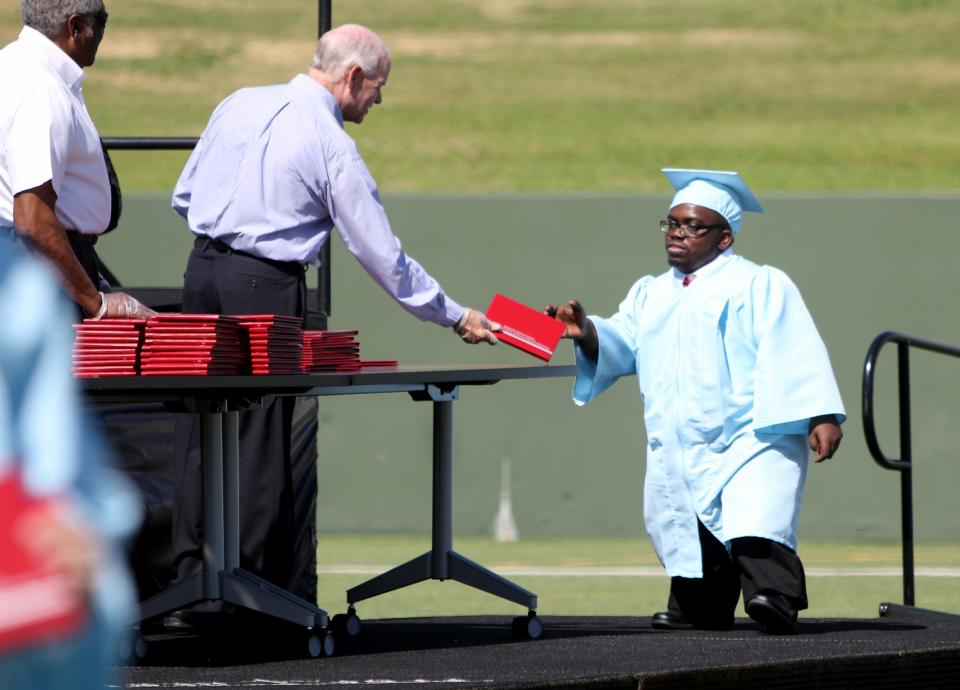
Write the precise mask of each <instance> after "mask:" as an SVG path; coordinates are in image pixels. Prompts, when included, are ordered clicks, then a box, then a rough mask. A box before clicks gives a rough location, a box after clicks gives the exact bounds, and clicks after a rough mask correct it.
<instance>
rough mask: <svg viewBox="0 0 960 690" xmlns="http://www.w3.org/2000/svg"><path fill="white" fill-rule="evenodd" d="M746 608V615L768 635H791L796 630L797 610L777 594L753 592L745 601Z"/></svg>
mask: <svg viewBox="0 0 960 690" xmlns="http://www.w3.org/2000/svg"><path fill="white" fill-rule="evenodd" d="M746 609H747V615H748V616H750V617H751V618H752V619H753V620H755V621H756V622H757V623H759V624H760V625H762V626H763V627H764V632H767V633H769V634H770V635H793V634H794V633H796V632H797V610H796V609H795V608H793V607H792V606H791V605H790V604H789V603H788V602H787V600H786V599H784V598H783V597H782V596H781V595H779V594H755V595H754V596H753V599H751V600H750V601H748V602H747V606H746Z"/></svg>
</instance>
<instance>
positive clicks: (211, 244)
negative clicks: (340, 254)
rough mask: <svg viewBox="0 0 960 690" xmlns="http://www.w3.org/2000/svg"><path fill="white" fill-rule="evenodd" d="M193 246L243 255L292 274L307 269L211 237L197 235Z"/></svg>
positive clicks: (294, 262) (222, 252) (300, 273)
mask: <svg viewBox="0 0 960 690" xmlns="http://www.w3.org/2000/svg"><path fill="white" fill-rule="evenodd" d="M193 246H194V248H196V249H212V250H213V251H215V252H217V253H219V254H233V255H234V256H245V257H247V258H248V259H256V260H257V261H262V262H263V263H265V264H269V265H271V266H274V267H276V268H278V269H280V270H281V271H284V272H285V273H289V274H292V275H297V274H299V275H303V274H304V273H305V272H306V270H307V267H306V266H304V265H303V264H299V263H297V262H296V261H277V260H275V259H264V258H263V257H262V256H254V255H253V254H248V253H247V252H241V251H239V250H237V249H234V248H233V247H231V246H230V245H229V244H227V243H226V242H221V241H220V240H215V239H213V238H212V237H205V236H198V237H197V238H195V239H194V240H193Z"/></svg>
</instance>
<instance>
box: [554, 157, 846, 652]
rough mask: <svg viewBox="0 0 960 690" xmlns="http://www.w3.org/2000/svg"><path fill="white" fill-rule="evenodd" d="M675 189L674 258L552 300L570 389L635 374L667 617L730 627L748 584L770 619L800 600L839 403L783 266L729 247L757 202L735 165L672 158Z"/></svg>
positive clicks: (667, 223)
mask: <svg viewBox="0 0 960 690" xmlns="http://www.w3.org/2000/svg"><path fill="white" fill-rule="evenodd" d="M664 173H665V174H666V176H667V178H668V179H669V180H670V182H671V183H672V185H673V186H674V189H676V190H677V191H676V195H675V196H674V198H673V200H672V202H671V204H670V207H669V212H668V216H667V219H666V220H663V221H661V223H660V229H661V231H662V232H663V233H664V237H665V240H666V254H667V263H668V264H669V265H670V269H669V270H668V271H667V272H665V273H663V274H661V275H659V276H644V277H643V278H641V279H640V280H638V281H637V282H636V283H634V285H633V286H632V287H631V288H630V290H629V291H628V293H627V296H626V298H625V299H624V300H623V302H622V303H621V304H620V308H619V310H618V311H617V313H616V314H614V315H613V316H611V317H609V318H602V317H599V316H592V315H591V316H589V317H588V316H587V315H586V313H585V311H584V309H583V307H582V306H581V305H580V304H579V303H578V302H577V301H575V300H573V301H570V302H568V303H567V304H565V305H560V304H557V305H550V306H548V307H547V310H546V313H547V314H549V315H551V316H554V317H555V318H557V319H559V320H561V321H563V322H564V323H565V324H566V329H565V332H564V337H567V338H572V339H573V341H574V345H575V348H574V349H575V353H576V364H577V377H576V380H575V382H574V390H573V399H574V402H575V403H576V404H577V405H586V404H587V403H588V402H590V401H591V400H592V399H594V398H595V397H597V396H598V395H600V394H601V393H603V392H604V391H605V390H606V389H607V388H609V387H610V386H611V385H613V384H614V383H615V382H616V381H617V379H619V378H620V377H621V376H627V375H631V374H636V375H637V382H638V383H639V386H640V394H641V396H642V398H643V404H644V421H645V424H646V431H647V439H648V445H647V472H646V479H645V486H644V518H645V521H646V526H647V531H648V533H649V534H650V538H651V540H652V542H653V546H654V548H655V550H656V552H657V555H658V556H659V558H660V560H661V562H662V563H663V564H664V567H665V568H666V571H667V574H668V575H670V576H671V586H670V598H669V601H668V605H667V610H666V611H663V612H660V613H657V614H655V615H654V616H653V619H652V624H653V626H654V627H656V628H661V629H689V628H701V629H727V628H730V627H731V626H732V625H733V622H734V611H735V609H736V605H737V601H738V600H739V597H740V593H741V591H742V592H743V597H744V603H745V608H746V611H747V613H748V615H750V617H751V618H753V619H754V620H756V621H757V622H759V623H760V624H761V625H762V627H763V629H764V630H765V631H766V632H770V633H791V632H795V631H796V629H797V623H796V621H797V611H798V610H802V609H805V608H806V607H807V596H806V585H805V579H804V573H803V565H802V563H801V561H800V559H799V557H798V556H797V553H796V549H797V536H796V535H797V520H798V516H799V511H800V502H801V498H802V496H803V485H804V479H805V477H806V471H807V457H808V447H809V448H810V449H812V450H813V452H814V454H815V457H814V461H815V462H820V461H822V460H825V459H827V458H830V457H832V456H833V454H834V453H835V452H836V450H837V447H838V446H839V444H840V439H841V437H842V433H841V431H840V424H841V423H842V422H843V420H844V419H845V416H846V415H845V413H844V408H843V403H842V402H841V400H840V394H839V391H838V389H837V384H836V381H835V380H834V376H833V371H832V369H831V366H830V360H829V358H828V356H827V351H826V348H825V346H824V344H823V341H822V340H821V339H820V336H819V334H818V333H817V329H816V326H815V325H814V323H813V319H812V318H811V317H810V313H809V312H808V311H807V308H806V306H805V305H804V303H803V299H802V298H801V297H800V293H799V291H798V290H797V288H796V286H795V285H794V284H793V283H792V282H791V281H790V279H789V278H788V277H787V276H786V275H785V274H784V273H783V272H782V271H780V270H778V269H776V268H772V267H770V266H759V265H757V264H754V263H752V262H750V261H748V260H746V259H744V258H742V257H740V256H737V255H736V254H734V253H733V249H732V246H733V244H734V240H735V237H736V235H737V233H738V232H739V230H740V227H741V224H742V216H743V212H744V211H753V212H758V213H759V212H762V211H763V208H762V207H761V206H760V203H759V202H758V201H757V199H756V197H755V196H754V195H753V193H752V192H751V191H750V189H749V188H748V187H747V186H746V184H745V183H744V181H743V179H742V178H741V177H740V176H739V175H738V174H737V173H732V172H720V171H707V170H677V169H666V170H664Z"/></svg>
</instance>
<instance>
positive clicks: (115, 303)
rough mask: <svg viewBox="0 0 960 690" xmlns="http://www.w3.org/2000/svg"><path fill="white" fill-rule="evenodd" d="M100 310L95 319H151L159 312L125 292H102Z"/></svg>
mask: <svg viewBox="0 0 960 690" xmlns="http://www.w3.org/2000/svg"><path fill="white" fill-rule="evenodd" d="M100 298H101V300H102V303H101V305H100V311H98V312H97V314H96V316H94V317H93V318H94V319H149V318H150V317H151V316H156V315H157V312H155V311H154V310H153V309H151V308H150V307H148V306H147V305H145V304H142V303H141V302H138V301H137V300H135V299H134V298H133V297H131V296H130V295H128V294H127V293H125V292H101V293H100Z"/></svg>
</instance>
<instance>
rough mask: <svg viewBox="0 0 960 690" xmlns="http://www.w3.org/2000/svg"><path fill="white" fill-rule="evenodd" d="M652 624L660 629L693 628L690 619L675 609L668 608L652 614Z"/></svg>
mask: <svg viewBox="0 0 960 690" xmlns="http://www.w3.org/2000/svg"><path fill="white" fill-rule="evenodd" d="M650 625H651V626H653V627H654V628H657V629H658V630H693V623H691V622H690V619H689V618H687V617H686V616H684V615H683V613H681V612H680V611H677V610H675V609H667V610H666V611H660V612H659V613H655V614H653V615H652V616H650Z"/></svg>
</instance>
